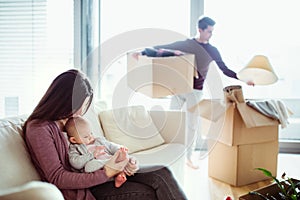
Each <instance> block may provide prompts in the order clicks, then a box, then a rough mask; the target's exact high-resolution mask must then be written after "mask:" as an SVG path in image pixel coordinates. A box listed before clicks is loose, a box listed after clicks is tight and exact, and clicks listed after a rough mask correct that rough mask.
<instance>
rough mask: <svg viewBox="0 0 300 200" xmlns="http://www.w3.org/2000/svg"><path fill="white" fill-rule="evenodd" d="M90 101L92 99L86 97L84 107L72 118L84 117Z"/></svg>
mask: <svg viewBox="0 0 300 200" xmlns="http://www.w3.org/2000/svg"><path fill="white" fill-rule="evenodd" d="M89 100H90V97H86V98H85V100H84V102H83V104H82V106H81V107H80V108H79V110H77V111H76V112H75V113H74V114H73V116H72V117H78V116H82V115H83V114H84V113H85V112H86V109H87V108H88V104H89Z"/></svg>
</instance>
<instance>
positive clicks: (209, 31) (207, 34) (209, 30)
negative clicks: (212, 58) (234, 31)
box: [199, 26, 214, 42]
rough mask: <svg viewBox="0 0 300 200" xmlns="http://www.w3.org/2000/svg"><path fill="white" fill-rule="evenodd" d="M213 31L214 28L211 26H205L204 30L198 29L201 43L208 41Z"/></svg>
mask: <svg viewBox="0 0 300 200" xmlns="http://www.w3.org/2000/svg"><path fill="white" fill-rule="evenodd" d="M213 31H214V27H213V26H207V28H206V29H204V30H202V29H200V28H199V33H200V39H201V40H202V41H207V42H208V41H209V39H210V38H211V36H212V33H213Z"/></svg>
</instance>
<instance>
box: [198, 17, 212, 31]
mask: <svg viewBox="0 0 300 200" xmlns="http://www.w3.org/2000/svg"><path fill="white" fill-rule="evenodd" d="M215 24H216V22H215V21H214V20H212V19H211V18H209V17H202V18H200V19H199V20H198V28H200V29H202V30H205V29H206V28H207V26H214V25H215Z"/></svg>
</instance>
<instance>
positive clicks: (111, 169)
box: [104, 151, 128, 177]
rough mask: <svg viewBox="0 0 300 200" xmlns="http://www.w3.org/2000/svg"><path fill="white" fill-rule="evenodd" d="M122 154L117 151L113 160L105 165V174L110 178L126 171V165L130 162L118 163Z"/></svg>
mask: <svg viewBox="0 0 300 200" xmlns="http://www.w3.org/2000/svg"><path fill="white" fill-rule="evenodd" d="M119 154H120V152H119V151H117V152H116V153H115V154H114V155H113V156H112V157H111V159H110V160H109V161H108V162H107V163H106V164H105V165H104V170H105V173H106V175H107V176H108V177H113V176H115V175H117V174H118V173H120V172H121V171H123V170H124V167H125V165H126V164H127V162H128V160H127V159H125V160H123V161H120V162H116V159H118V157H119Z"/></svg>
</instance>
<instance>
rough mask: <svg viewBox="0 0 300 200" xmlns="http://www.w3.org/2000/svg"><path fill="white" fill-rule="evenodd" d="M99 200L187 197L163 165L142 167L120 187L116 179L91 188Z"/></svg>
mask: <svg viewBox="0 0 300 200" xmlns="http://www.w3.org/2000/svg"><path fill="white" fill-rule="evenodd" d="M91 192H92V194H93V195H94V196H95V198H96V199H97V200H100V199H105V200H127V199H128V200H141V199H143V200H144V199H145V200H155V199H156V200H171V199H173V200H174V199H176V200H177V199H178V200H183V199H187V198H186V196H185V194H184V193H183V191H182V190H181V188H180V187H179V185H178V183H177V182H176V180H175V179H174V177H173V175H172V173H171V171H170V170H169V169H168V168H166V167H162V166H152V167H147V168H145V167H144V168H141V169H140V170H139V171H138V172H137V173H136V174H135V175H133V176H128V177H127V181H126V182H125V183H124V184H123V185H122V186H121V187H119V188H116V187H115V186H114V181H110V182H106V183H103V184H100V185H97V186H95V187H92V188H91Z"/></svg>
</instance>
